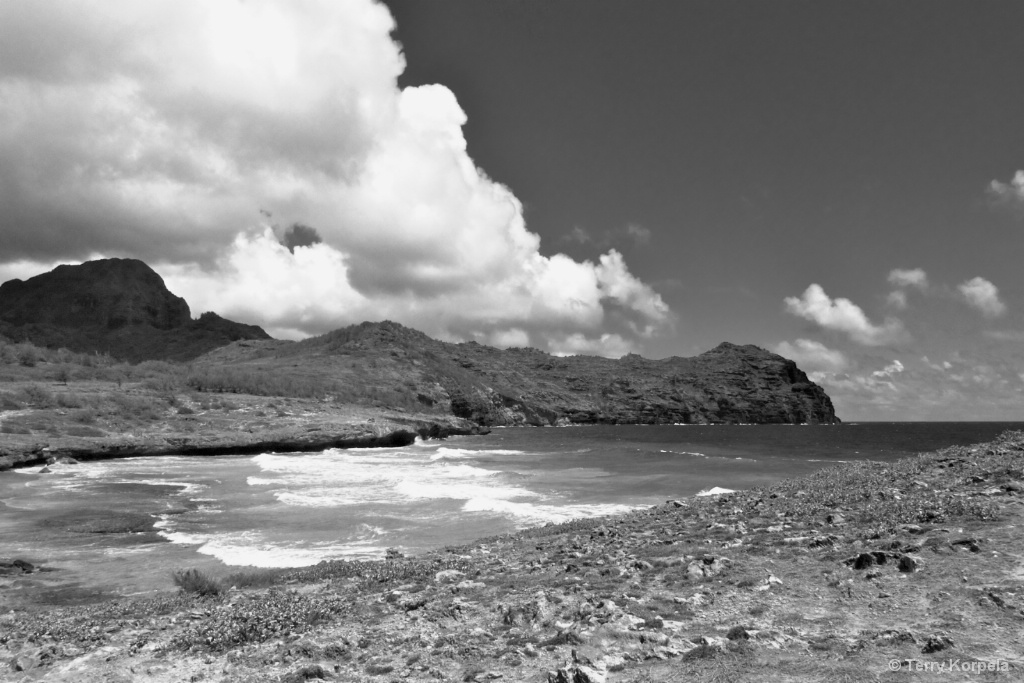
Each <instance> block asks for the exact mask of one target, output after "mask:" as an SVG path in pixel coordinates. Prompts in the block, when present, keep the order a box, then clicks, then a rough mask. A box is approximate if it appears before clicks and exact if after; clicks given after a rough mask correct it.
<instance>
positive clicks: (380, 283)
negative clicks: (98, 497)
mask: <svg viewBox="0 0 1024 683" xmlns="http://www.w3.org/2000/svg"><path fill="white" fill-rule="evenodd" d="M1022 22H1024V4H1022V3H1020V2H1016V1H1001V0H993V1H991V2H985V3H975V2H968V1H967V0H962V1H959V2H949V1H947V0H924V1H921V0H901V2H898V3H894V2H889V1H887V0H886V1H881V2H875V1H871V0H863V1H860V2H855V3H851V2H843V1H840V0H814V1H813V2H811V1H801V2H796V1H792V0H780V1H779V2H771V3H765V2H759V1H756V0H744V1H742V2H740V1H736V0H713V1H699V2H698V1H691V0H671V1H655V0H641V1H639V2H629V3H626V2H619V1H618V0H552V1H550V2H528V1H524V0H507V1H503V2H479V1H477V0H445V1H444V2H423V1H422V0H390V1H389V2H387V3H386V4H381V3H379V2H375V1H374V0H290V1H287V2H286V1H284V0H279V1H270V0H245V1H244V2H243V1H242V0H92V1H90V0H78V1H74V2H73V1H71V0H65V1H55V0H36V1H34V2H31V3H26V2H20V1H17V0H0V206H2V207H3V211H2V212H0V281H6V280H8V279H12V278H16V277H17V278H22V279H24V278H26V277H30V276H32V275H36V274H38V273H41V272H45V271H47V270H50V269H52V268H53V267H54V266H55V265H57V264H59V263H78V262H82V261H84V260H89V259H93V258H104V257H132V258H140V259H143V260H145V261H146V262H147V263H149V264H150V265H151V266H153V268H154V269H155V270H156V271H157V272H158V273H160V275H162V276H163V278H164V280H165V282H166V283H167V285H168V287H169V288H170V289H171V291H173V292H175V293H176V294H179V295H181V296H184V297H185V299H186V300H187V301H188V303H189V305H190V306H191V308H192V310H193V314H194V315H196V316H198V314H199V313H201V312H203V311H207V310H212V311H216V312H217V313H219V314H221V315H223V316H225V317H228V318H231V319H234V320H239V321H242V322H247V323H253V324H258V325H261V326H263V327H264V328H265V329H266V330H267V331H268V332H269V333H270V334H272V335H273V336H276V337H282V338H291V339H296V338H302V337H304V336H308V335H312V334H319V333H322V332H325V331H328V330H331V329H335V328H337V327H341V326H343V325H347V324H351V323H356V322H361V321H363V320H382V319H391V320H395V321H398V322H401V323H404V324H406V325H409V326H412V327H415V328H417V329H421V330H423V331H424V332H427V333H428V334H430V335H432V336H435V337H438V338H441V339H445V340H449V341H464V340H470V339H473V340H476V341H479V342H481V343H487V344H492V345H496V346H500V347H508V346H533V347H536V348H540V349H543V350H545V351H549V352H552V353H558V354H574V353H586V354H597V355H604V356H609V357H619V356H621V355H623V354H625V353H630V352H633V353H640V354H641V355H644V356H647V357H651V358H664V357H668V356H673V355H678V356H692V355H695V354H697V353H700V352H702V351H705V350H707V349H710V348H712V347H714V346H716V345H717V344H718V343H720V342H722V341H730V342H733V343H737V344H756V345H758V346H761V347H763V348H766V349H769V350H771V351H774V352H777V353H780V354H782V355H784V356H787V357H789V358H792V359H794V360H796V361H797V363H798V364H799V366H800V367H801V368H802V369H804V370H805V371H807V372H808V373H809V375H810V376H811V378H812V379H813V380H814V381H816V382H818V383H819V384H821V385H822V386H823V387H824V388H825V389H826V391H827V392H828V393H829V395H830V396H831V397H832V399H833V401H834V403H835V405H836V409H837V413H838V414H839V416H840V417H841V418H843V419H844V420H846V421H858V420H1024V269H1021V268H1020V265H1019V264H1020V263H1021V261H1022V258H1024V170H1022V169H1024V126H1021V121H1024V88H1021V87H1020V65H1021V64H1024V41H1022V40H1020V31H1019V27H1020V26H1021V25H1022Z"/></svg>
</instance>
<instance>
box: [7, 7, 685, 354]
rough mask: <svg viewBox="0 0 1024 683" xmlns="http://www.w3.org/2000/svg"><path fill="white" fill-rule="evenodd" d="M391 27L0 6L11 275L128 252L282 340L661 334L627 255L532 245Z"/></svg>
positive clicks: (279, 14) (340, 13) (347, 11)
mask: <svg viewBox="0 0 1024 683" xmlns="http://www.w3.org/2000/svg"><path fill="white" fill-rule="evenodd" d="M393 28H394V23H393V20H392V18H391V16H390V14H389V13H388V11H387V9H386V8H385V7H384V6H383V5H381V4H379V3H376V2H373V1H372V0H298V1H295V2H284V1H283V0H281V1H276V2H275V1H271V0H251V1H248V2H241V1H238V0H224V1H222V2H208V1H204V0H188V1H185V0H146V1H140V0H102V1H100V0H93V1H92V2H89V1H85V2H71V1H70V0H65V1H58V0H39V1H37V2H32V3H3V4H0V158H3V159H4V163H3V165H2V166H0V203H3V205H4V207H5V210H4V212H3V214H2V215H0V231H2V233H3V235H4V252H3V255H2V256H0V259H3V260H4V262H3V263H0V269H2V268H4V267H5V264H10V263H15V262H18V263H26V262H35V263H40V264H49V263H52V262H53V261H56V260H81V259H83V258H86V257H87V256H88V255H90V254H96V253H98V254H106V255H111V256H113V255H119V256H137V257H139V258H143V259H146V260H148V261H150V262H151V263H153V264H154V265H155V266H156V267H157V269H158V270H159V271H160V272H161V273H162V274H164V275H165V276H166V278H167V280H168V282H169V284H170V285H171V287H172V289H174V290H176V291H179V292H180V293H181V294H183V295H184V296H185V297H186V298H187V299H188V300H189V302H190V304H191V305H192V306H193V307H194V308H196V309H197V310H204V309H213V310H217V311H218V312H220V313H222V314H224V315H228V316H235V317H238V318H240V319H243V320H246V321H249V322H255V323H258V324H262V325H265V326H267V327H268V328H270V329H272V330H274V331H276V332H278V333H280V334H288V335H289V336H301V335H303V334H310V333H315V332H320V331H323V330H326V329H330V328H332V327H337V326H338V325H341V324H346V323H350V322H357V321H359V320H362V319H366V318H369V319H380V318H384V317H391V318H392V319H395V320H399V321H401V322H405V323H407V324H412V325H418V326H420V327H422V328H424V329H425V330H426V331H428V332H431V333H434V334H438V335H442V336H446V337H447V338H480V339H484V340H489V341H496V342H500V341H503V340H509V341H515V342H516V343H530V344H533V345H537V346H546V347H548V348H549V349H551V350H556V351H563V352H564V351H570V350H572V349H581V350H584V349H585V350H588V351H591V352H598V353H608V354H617V353H619V352H621V351H623V350H631V349H633V348H635V347H636V346H637V345H638V344H640V343H642V339H643V338H645V337H646V336H649V335H651V334H654V333H655V332H657V331H658V330H660V329H663V328H664V327H665V326H667V325H670V324H671V319H672V315H671V312H670V311H669V309H668V307H667V306H666V305H665V303H664V301H663V300H662V299H661V297H660V296H659V295H658V294H657V293H656V292H654V291H653V290H652V289H651V288H650V287H649V286H648V285H646V284H644V283H643V282H641V281H640V280H638V279H637V278H636V277H635V276H634V275H632V273H630V271H629V269H628V267H627V266H626V264H625V262H624V260H623V258H622V256H621V254H619V253H618V252H616V251H615V250H609V251H608V252H607V253H606V254H604V255H602V256H601V257H600V258H599V259H598V260H597V261H596V262H590V261H582V262H580V261H575V260H573V259H570V258H569V257H567V256H564V255H560V254H559V255H554V256H545V255H542V254H541V252H540V239H539V237H538V236H537V235H535V234H533V233H531V232H529V231H528V230H527V228H526V225H525V222H524V219H523V210H522V205H521V203H520V202H519V200H518V199H517V198H516V197H515V195H513V193H512V192H511V191H510V190H509V189H508V188H507V187H504V186H503V185H500V184H498V183H496V182H494V181H492V180H491V179H489V178H488V177H487V176H486V174H485V173H484V172H483V171H482V170H480V169H479V168H477V167H476V165H475V164H474V163H473V160H472V159H471V158H470V156H469V154H468V152H467V148H466V141H465V138H464V137H463V133H462V126H463V125H464V124H465V123H466V115H465V113H464V112H463V110H462V109H461V107H460V106H459V104H458V102H457V101H456V98H455V96H454V95H453V93H452V92H451V91H450V90H448V89H447V88H445V87H444V86H443V85H429V86H421V87H415V88H405V89H399V88H398V87H397V78H398V76H399V74H400V73H401V72H402V70H403V69H404V66H405V64H404V57H403V55H402V53H401V50H400V47H399V46H398V45H397V44H396V43H395V41H394V40H392V38H391V36H390V32H391V31H392V29H393ZM261 212H263V214H264V215H269V216H272V221H273V222H274V225H276V226H278V231H279V232H280V230H281V229H283V227H285V226H287V225H289V224H291V223H294V222H301V223H303V224H306V225H309V226H313V227H314V228H315V229H316V231H317V232H318V234H319V235H320V236H321V237H322V238H323V241H322V242H321V243H320V244H315V245H312V246H310V247H300V248H296V249H295V250H294V253H292V252H289V251H288V250H287V249H284V248H282V247H280V245H278V244H277V237H278V235H275V234H274V233H272V232H268V224H266V223H264V224H260V223H259V220H260V215H261ZM10 268H13V266H10V267H9V269H10ZM0 272H2V270H0ZM12 272H20V271H19V269H17V268H14V269H13V270H12Z"/></svg>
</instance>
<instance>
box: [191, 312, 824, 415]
mask: <svg viewBox="0 0 1024 683" xmlns="http://www.w3.org/2000/svg"><path fill="white" fill-rule="evenodd" d="M195 362H196V365H197V366H199V367H205V368H209V369H210V370H213V369H214V368H216V369H217V370H218V371H219V372H220V373H221V377H220V381H221V384H220V385H219V386H217V387H216V388H217V389H218V390H222V391H223V390H228V391H231V390H236V391H239V392H246V391H247V390H251V389H252V387H251V385H250V380H251V379H252V378H261V379H262V380H265V381H269V380H270V379H272V378H273V376H274V374H275V373H277V372H280V371H281V370H282V368H287V373H288V374H289V375H290V376H291V377H293V378H307V379H308V380H309V381H311V382H315V381H316V380H317V379H319V380H320V381H322V382H324V384H323V387H322V391H323V393H324V395H332V389H334V388H335V387H337V390H338V391H342V392H345V391H349V392H351V391H352V387H353V386H359V387H362V389H363V392H364V393H365V392H370V393H372V392H373V391H374V390H378V391H380V392H384V391H386V390H391V391H394V390H395V388H396V387H397V388H398V389H399V390H400V392H401V393H402V394H403V397H402V400H403V401H404V402H406V403H408V404H409V406H410V407H416V408H417V409H420V410H424V409H432V410H436V411H439V412H444V413H450V414H452V415H455V416H456V417H462V418H467V419H470V420H472V421H474V422H476V423H477V424H481V425H485V426H512V425H566V424H626V423H629V424H676V423H679V424H716V423H744V422H750V423H790V424H792V423H814V424H823V423H835V422H839V421H840V420H839V418H838V417H837V416H836V415H835V409H834V407H833V406H832V402H831V399H830V398H829V397H828V395H827V394H826V393H825V391H824V390H823V389H822V388H821V387H819V386H818V385H817V384H814V383H813V382H811V381H810V379H809V378H808V377H807V375H806V374H805V373H804V372H803V371H802V370H800V369H799V368H798V367H797V366H796V363H794V362H793V361H791V360H789V359H786V358H783V357H782V356H779V355H777V354H774V353H771V352H769V351H766V350H764V349H761V348H759V347H757V346H753V345H749V344H748V345H742V346H741V345H736V344H731V343H728V342H724V343H722V344H719V345H718V346H717V347H715V348H714V349H711V350H709V351H707V352H705V353H703V354H700V355H699V356H695V357H693V358H682V357H678V356H674V357H671V358H665V359H660V360H652V359H647V358H643V357H642V356H639V355H637V354H628V355H626V356H624V357H622V358H620V359H609V358H601V357H597V356H553V355H550V354H548V353H545V352H543V351H540V350H538V349H534V348H519V347H512V348H508V349H497V348H494V347H490V346H485V345H483V344H479V343H477V342H473V341H469V342H462V343H458V344H453V343H449V342H443V341H439V340H435V339H432V338H430V337H429V336H427V335H426V334H424V333H422V332H420V331H418V330H414V329H412V328H408V327H405V326H403V325H401V324H399V323H395V322H392V321H382V322H378V323H372V322H364V323H361V324H358V325H351V326H349V327H345V328H341V329H338V330H334V331H332V332H328V333H326V334H324V335H320V336H317V337H311V338H309V339H305V340H302V341H298V342H286V341H279V340H273V341H239V342H235V343H233V344H230V345H226V346H224V347H221V348H219V349H215V350H213V351H211V352H210V353H208V354H206V355H204V356H202V357H200V358H198V359H196V361H195ZM328 378H330V379H331V380H333V382H334V383H335V384H334V385H333V386H332V385H331V384H330V383H329V382H327V379H328ZM388 378H390V379H391V381H390V382H388V381H386V380H387V379H388ZM233 383H234V386H233ZM346 387H347V388H346Z"/></svg>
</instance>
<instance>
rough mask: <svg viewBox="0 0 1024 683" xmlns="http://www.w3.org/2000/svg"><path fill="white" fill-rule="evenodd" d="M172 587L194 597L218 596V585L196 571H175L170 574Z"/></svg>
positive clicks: (219, 588) (214, 580)
mask: <svg viewBox="0 0 1024 683" xmlns="http://www.w3.org/2000/svg"><path fill="white" fill-rule="evenodd" d="M171 579H172V580H173V581H174V585H175V586H177V587H178V588H180V589H181V590H182V591H183V592H185V593H191V594H194V595H203V596H206V595H220V591H221V587H220V583H219V582H218V581H217V580H216V579H213V578H211V577H209V576H207V575H206V574H204V573H202V572H201V571H199V570H198V569H185V570H181V569H179V570H176V571H174V572H173V573H172V574H171Z"/></svg>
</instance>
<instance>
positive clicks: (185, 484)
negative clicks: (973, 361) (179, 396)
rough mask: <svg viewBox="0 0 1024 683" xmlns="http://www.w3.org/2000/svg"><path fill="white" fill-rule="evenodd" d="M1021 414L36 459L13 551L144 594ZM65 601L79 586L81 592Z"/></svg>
mask: <svg viewBox="0 0 1024 683" xmlns="http://www.w3.org/2000/svg"><path fill="white" fill-rule="evenodd" d="M1021 426H1022V425H1020V424H1017V425H1010V424H995V423H902V424H900V423H892V424H878V423H875V424H865V425H840V426H784V425H778V426H774V425H773V426H715V427H706V426H678V427H673V426H657V427H642V426H600V427H571V428H557V429H554V428H551V429H500V430H495V431H494V433H492V434H491V435H488V436H483V437H458V438H453V439H449V440H447V441H429V442H417V443H416V444H414V445H412V446H409V447H404V448H389V449H352V450H329V451H325V452H322V453H313V454H309V453H307V454H274V453H265V454H260V455H256V456H221V457H207V458H204V457H192V458H186V457H161V458H132V459H123V460H108V461H99V462H91V463H82V464H79V465H66V466H57V467H54V468H51V469H53V470H54V471H53V473H51V474H38V473H37V472H38V468H33V469H31V470H19V471H13V472H2V473H0V545H2V547H3V550H2V552H0V554H2V555H3V556H9V557H22V558H24V559H27V560H29V561H30V562H33V563H38V564H45V565H47V566H51V567H55V568H57V569H59V570H60V571H58V572H54V573H52V574H49V575H46V576H44V577H42V578H40V577H41V575H29V576H30V577H34V578H32V579H31V581H29V583H24V582H23V583H22V584H19V585H24V586H25V587H26V588H27V589H28V588H31V589H32V590H36V589H38V588H39V587H40V586H41V585H43V584H40V583H39V581H43V583H44V584H45V582H47V581H48V582H54V581H62V582H65V583H67V582H69V581H71V582H78V583H79V584H80V585H79V586H78V589H79V592H80V593H81V596H82V597H81V599H83V600H84V599H90V596H95V595H107V594H110V593H121V594H126V593H127V594H132V593H144V592H147V591H152V590H159V589H166V588H169V587H170V578H169V576H170V571H171V570H172V569H173V568H182V567H193V566H194V567H200V568H203V569H207V570H210V571H213V572H214V573H226V572H228V571H230V568H231V567H243V566H257V567H285V566H289V567H293V566H304V565H310V564H315V563H316V562H319V561H321V560H324V559H344V558H349V559H354V558H359V559H366V558H379V557H382V556H383V554H384V552H385V550H386V549H387V548H397V549H399V550H401V551H403V552H405V553H408V554H415V553H418V552H422V551H424V550H428V549H431V548H436V547H439V546H443V545H450V544H459V543H466V542H469V541H472V540H474V539H476V538H479V537H482V536H489V535H495V534H500V533H505V532H510V531H514V530H516V529H521V528H524V527H528V526H534V525H538V524H543V523H545V522H561V521H565V520H568V519H572V518H574V517H589V516H596V515H604V514H611V513H616V512H622V511H625V510H629V509H632V508H635V507H640V506H647V505H653V504H657V503H661V502H664V501H665V500H667V499H670V498H680V497H684V496H689V495H694V494H696V493H698V492H700V491H702V490H707V489H710V488H712V487H715V486H720V487H725V488H729V489H741V488H749V487H753V486H759V485H765V484H769V483H771V482H773V481H777V480H779V479H783V478H788V477H793V476H800V475H803V474H807V473H809V472H812V471H814V470H816V469H819V468H821V467H824V466H827V465H829V464H833V463H836V462H842V461H845V460H852V459H871V460H880V461H888V460H893V459H896V458H899V457H903V456H905V455H908V454H911V453H914V452H919V451H925V450H932V449H935V448H939V447H943V446H947V445H952V444H955V443H960V444H965V443H973V442H977V441H983V440H988V439H991V438H993V437H994V436H995V435H997V434H998V433H999V432H1001V431H1002V430H1003V429H1005V428H1008V427H1016V428H1020V427H1021ZM138 514H143V515H149V516H151V518H152V519H153V520H154V522H155V527H156V528H155V531H156V533H135V534H103V533H91V532H89V530H91V529H93V527H95V520H97V519H99V520H103V519H108V520H112V521H118V520H121V519H131V518H132V517H131V516H132V515H138ZM119 515H120V516H124V517H119ZM76 518H79V519H80V520H83V521H82V522H81V523H78V524H76V523H75V522H74V520H75V519H76ZM69 520H71V521H69ZM86 522H88V524H86ZM90 524H91V525H93V526H90ZM100 526H102V525H100ZM100 530H102V529H100ZM33 581H34V582H36V583H32V582H33ZM47 585H49V584H47ZM16 588H17V586H13V587H12V586H8V589H7V591H10V590H15V589H16ZM5 592H6V591H5ZM57 598H59V599H61V600H66V599H68V598H67V595H66V592H65V593H62V594H61V595H60V596H57ZM57 598H55V599H57ZM0 607H3V605H0Z"/></svg>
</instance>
